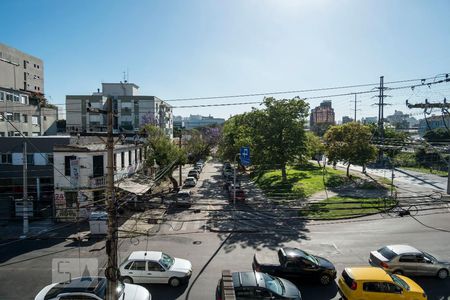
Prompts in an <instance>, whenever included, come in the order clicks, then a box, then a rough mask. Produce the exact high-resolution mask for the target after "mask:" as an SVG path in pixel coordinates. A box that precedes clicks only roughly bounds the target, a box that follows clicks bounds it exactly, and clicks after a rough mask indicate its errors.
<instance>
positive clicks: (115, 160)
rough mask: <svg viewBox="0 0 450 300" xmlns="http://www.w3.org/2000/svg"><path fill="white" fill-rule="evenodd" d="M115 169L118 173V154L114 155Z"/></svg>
mask: <svg viewBox="0 0 450 300" xmlns="http://www.w3.org/2000/svg"><path fill="white" fill-rule="evenodd" d="M113 167H114V171H117V153H116V154H114V165H113Z"/></svg>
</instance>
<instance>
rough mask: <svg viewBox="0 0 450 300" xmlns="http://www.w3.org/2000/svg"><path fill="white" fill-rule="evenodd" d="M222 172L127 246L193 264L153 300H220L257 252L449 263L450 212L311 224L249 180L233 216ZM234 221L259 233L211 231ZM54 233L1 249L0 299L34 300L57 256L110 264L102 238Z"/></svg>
mask: <svg viewBox="0 0 450 300" xmlns="http://www.w3.org/2000/svg"><path fill="white" fill-rule="evenodd" d="M219 170H220V165H218V164H208V165H207V166H206V167H205V169H204V171H203V173H202V175H201V178H200V181H199V183H198V185H197V187H196V188H194V191H195V193H194V194H195V201H196V205H194V206H193V207H192V209H188V210H171V211H169V212H168V213H167V215H166V218H167V220H166V221H165V222H164V223H163V224H159V225H153V226H154V227H153V228H152V230H151V231H149V232H151V235H150V236H149V237H148V238H147V237H144V236H141V237H137V238H136V237H135V238H125V239H122V240H121V241H120V248H119V259H120V260H123V259H125V257H126V256H127V255H128V254H129V253H130V252H131V251H135V250H146V249H147V250H162V251H165V252H167V253H169V254H171V255H173V256H176V257H181V258H187V259H189V260H190V261H191V262H192V264H193V269H194V272H193V276H192V278H191V280H190V282H189V284H188V285H184V286H181V287H179V288H170V287H169V286H166V285H145V286H146V287H147V288H148V289H149V290H150V292H151V294H152V296H153V299H164V300H166V299H167V300H170V299H192V300H202V299H214V291H215V287H216V284H217V280H218V279H219V277H220V275H221V271H222V270H223V269H229V270H231V271H246V270H251V263H252V258H253V255H254V253H255V252H257V251H272V250H276V249H278V248H279V247H281V246H294V247H299V248H302V249H305V250H309V251H310V252H312V253H314V254H317V255H320V256H324V257H326V258H329V259H330V260H331V261H333V262H334V263H335V265H336V267H337V268H338V272H339V273H340V272H341V271H342V270H343V268H344V267H346V266H359V265H367V259H368V255H369V252H370V251H371V250H374V249H378V248H379V247H381V246H383V245H386V244H398V243H407V244H411V245H414V246H416V247H418V248H422V249H424V250H425V249H426V250H428V251H429V252H431V253H433V254H436V255H437V256H440V257H442V258H445V259H448V260H450V251H449V249H450V239H449V237H450V233H449V230H450V222H449V221H450V211H449V209H448V208H447V207H443V208H442V209H440V210H434V211H429V212H423V213H419V214H418V215H417V216H415V218H416V219H414V218H411V217H404V218H392V217H389V216H385V215H383V216H381V215H375V216H372V217H366V218H361V219H354V220H344V221H335V222H312V221H310V222H306V221H304V220H300V219H295V218H292V217H293V214H292V212H291V211H289V210H279V209H278V210H273V209H271V207H270V206H269V205H267V204H265V203H264V199H263V197H262V195H261V194H260V193H259V192H258V191H257V190H256V189H254V188H253V187H252V185H251V183H249V182H244V188H245V189H246V191H248V192H249V199H248V201H247V205H239V206H238V207H237V210H235V211H234V210H233V207H232V206H231V205H230V203H229V202H228V200H227V198H226V194H225V193H224V191H223V190H222V182H221V176H220V173H219ZM233 216H234V217H235V224H234V226H235V228H238V229H245V230H247V229H253V230H252V232H251V233H249V232H247V233H229V232H212V231H211V230H222V231H227V230H228V229H230V228H232V227H233V226H232V225H233V220H232V217H233ZM419 221H420V222H422V224H421V223H419ZM428 226H429V227H428ZM430 227H432V228H430ZM255 229H256V230H255ZM53 234H54V236H53V237H49V238H48V239H45V240H25V241H18V242H15V243H11V244H8V245H3V246H0V282H1V284H0V299H5V300H9V299H33V297H34V295H36V293H37V292H38V291H39V290H40V289H41V288H42V287H43V286H45V285H47V284H49V283H50V282H51V280H52V260H53V259H61V258H63V259H66V258H77V257H81V258H97V259H98V264H99V267H102V266H103V265H104V262H105V254H104V249H103V246H104V242H103V241H85V242H83V243H82V247H77V246H78V243H74V242H72V241H67V240H65V239H64V236H66V235H67V233H65V232H55V233H53ZM58 237H61V238H58ZM101 272H102V269H100V273H101ZM414 280H416V281H417V282H418V283H419V284H420V285H421V286H422V287H423V288H424V289H425V291H426V292H427V294H428V299H433V300H434V299H435V300H438V299H439V300H441V299H450V279H446V280H438V279H435V278H414ZM300 290H301V291H302V294H303V296H304V299H319V300H320V299H337V298H338V295H337V290H336V286H335V285H330V286H329V287H325V288H323V287H320V286H317V285H314V284H305V285H301V286H300Z"/></svg>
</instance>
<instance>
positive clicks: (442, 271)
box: [437, 269, 448, 279]
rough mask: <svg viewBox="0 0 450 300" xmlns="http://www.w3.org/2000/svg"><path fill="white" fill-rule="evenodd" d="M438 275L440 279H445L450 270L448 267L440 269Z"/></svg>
mask: <svg viewBox="0 0 450 300" xmlns="http://www.w3.org/2000/svg"><path fill="white" fill-rule="evenodd" d="M437 276H438V277H439V278H440V279H445V278H447V277H448V271H447V270H446V269H440V270H439V272H438V273H437Z"/></svg>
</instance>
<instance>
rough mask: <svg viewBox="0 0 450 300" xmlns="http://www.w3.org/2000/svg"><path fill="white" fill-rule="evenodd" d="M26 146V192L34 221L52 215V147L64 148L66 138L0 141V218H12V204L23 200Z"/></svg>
mask: <svg viewBox="0 0 450 300" xmlns="http://www.w3.org/2000/svg"><path fill="white" fill-rule="evenodd" d="M24 142H26V143H27V146H26V147H27V169H28V171H27V183H28V184H27V188H28V196H29V199H30V205H32V207H33V216H34V217H49V216H50V217H51V216H52V214H53V192H54V184H53V183H54V179H53V176H54V174H53V165H52V164H53V147H54V146H56V145H67V144H69V143H70V137H64V136H39V137H29V138H27V140H24V139H23V138H22V137H3V138H0V155H1V159H0V170H1V171H0V218H1V219H9V218H14V217H16V212H15V203H16V202H17V201H21V200H22V199H23V175H24V173H23V150H24Z"/></svg>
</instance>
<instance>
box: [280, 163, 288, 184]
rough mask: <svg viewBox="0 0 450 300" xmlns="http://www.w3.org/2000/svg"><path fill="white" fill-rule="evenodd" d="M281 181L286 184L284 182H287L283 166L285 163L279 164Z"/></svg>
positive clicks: (284, 166)
mask: <svg viewBox="0 0 450 300" xmlns="http://www.w3.org/2000/svg"><path fill="white" fill-rule="evenodd" d="M281 180H282V181H283V182H286V181H287V176H286V164H285V163H282V164H281Z"/></svg>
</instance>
